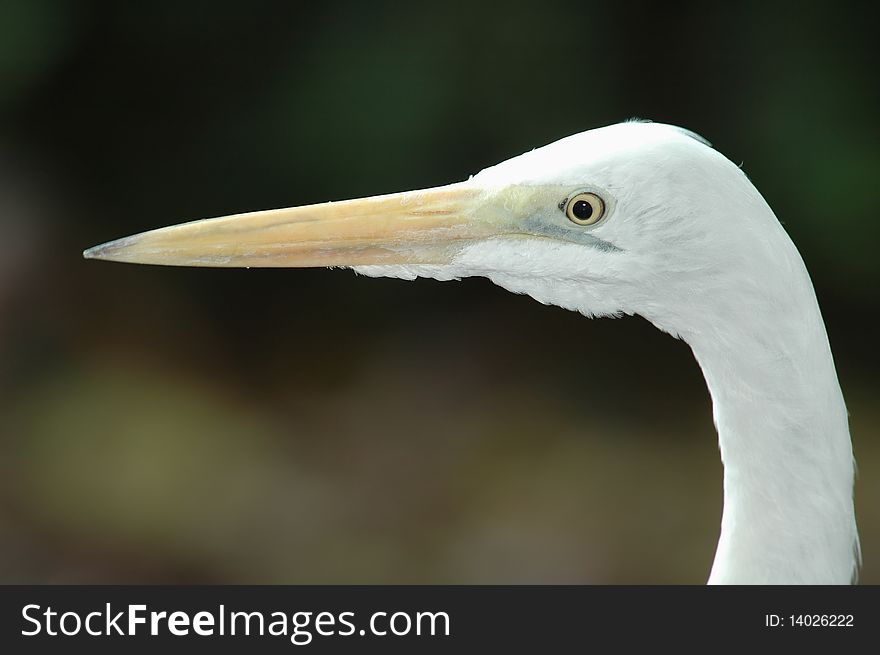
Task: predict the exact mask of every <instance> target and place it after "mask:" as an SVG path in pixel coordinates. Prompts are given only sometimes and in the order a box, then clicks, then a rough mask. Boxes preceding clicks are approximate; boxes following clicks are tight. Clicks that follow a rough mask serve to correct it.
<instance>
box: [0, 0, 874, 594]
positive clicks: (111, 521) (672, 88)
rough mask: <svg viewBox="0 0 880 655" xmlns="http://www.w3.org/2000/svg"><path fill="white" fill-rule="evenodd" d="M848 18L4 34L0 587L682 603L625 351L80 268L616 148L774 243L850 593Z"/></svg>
mask: <svg viewBox="0 0 880 655" xmlns="http://www.w3.org/2000/svg"><path fill="white" fill-rule="evenodd" d="M860 6H861V5H856V4H854V5H852V6H850V7H847V6H846V5H845V4H844V3H840V2H815V3H802V4H800V5H797V6H794V5H793V6H792V7H794V9H793V8H792V7H790V8H789V9H777V8H774V6H773V5H772V4H770V3H767V2H746V3H728V4H727V5H723V6H715V5H713V4H711V3H698V2H693V3H689V4H682V5H675V6H673V5H670V4H668V3H649V2H615V3H607V4H597V3H588V2H546V1H545V2H540V3H539V2H513V3H507V4H506V5H504V6H502V5H500V4H498V3H487V4H485V5H476V4H473V3H456V2H444V3H435V4H428V5H415V4H413V5H404V4H403V3H391V2H372V3H356V2H346V3H335V4H333V5H322V4H319V3H310V4H305V3H303V4H296V3H292V2H277V3H270V2H255V1H250V2H220V1H217V0H215V1H214V2H186V3H183V2H173V3H171V2H169V3H165V2H154V3H120V2H110V1H105V2H98V1H92V2H77V3H73V2H48V1H38V0H18V1H9V0H4V1H3V2H2V3H0V112H2V121H0V147H2V149H0V221H2V222H0V230H2V231H0V431H2V435H0V581H3V582H285V583H286V582H291V583H296V582H318V583H322V582H471V583H481V582H500V583H509V582H596V583H618V582H627V583H632V582H693V583H699V582H702V581H704V580H705V578H706V576H707V573H708V570H709V567H710V564H711V560H712V556H713V552H714V545H715V540H716V539H717V533H718V525H719V518H720V511H721V466H720V463H719V460H718V453H717V446H716V443H715V433H714V430H713V427H712V420H711V408H710V404H709V399H708V394H707V392H706V391H705V388H704V385H703V382H702V378H701V376H700V372H699V369H698V368H697V366H696V363H695V362H694V361H693V359H692V357H691V354H690V352H689V349H688V348H687V346H686V345H685V344H683V343H681V342H678V341H675V340H673V339H671V338H669V337H668V336H666V335H663V334H661V333H659V332H658V331H656V330H655V329H654V328H652V327H651V326H650V325H649V324H648V323H647V322H645V321H643V320H641V319H638V318H629V319H621V320H614V321H612V320H601V321H588V320H586V319H584V318H583V317H581V316H578V315H576V314H573V313H569V312H565V311H563V310H560V309H556V308H548V307H544V306H541V305H539V304H538V303H535V302H534V301H532V300H530V299H528V298H525V297H518V296H514V295H511V294H508V293H506V292H504V291H503V290H501V289H498V288H496V287H494V286H492V285H491V284H490V283H489V282H487V281H485V280H480V279H474V280H466V281H463V282H460V283H444V284H441V283H437V282H433V281H418V282H413V283H411V282H402V281H395V280H370V279H366V278H359V277H356V276H355V275H354V274H352V273H351V272H349V271H326V270H249V271H237V270H187V269H169V268H154V267H137V266H125V265H112V264H104V263H98V262H86V261H83V260H82V259H81V258H80V251H81V250H82V249H83V248H85V247H88V246H91V245H94V244H96V243H100V242H103V241H107V240H109V239H112V238H116V237H119V236H123V235H126V234H130V233H133V232H137V231H140V230H144V229H148V228H153V227H159V226H161V225H165V224H169V223H174V222H179V221H182V220H186V219H191V218H201V217H206V216H216V215H222V214H230V213H235V212H240V211H246V210H253V209H265V208H271V207H278V206H287V205H297V204H303V203H309V202H317V201H324V200H333V199H342V198H347V197H355V196H360V195H368V194H375V193H383V192H390V191H397V190H403V189H409V188H418V187H425V186H432V185H438V184H443V183H447V182H451V181H455V180H459V179H464V178H466V177H467V176H468V175H470V174H472V173H475V172H477V171H479V170H480V169H481V168H483V167H485V166H488V165H491V164H493V163H496V162H497V161H500V160H502V159H506V158H508V157H510V156H513V155H516V154H519V153H521V152H523V151H525V150H528V149H531V148H533V147H537V146H540V145H543V144H545V143H547V142H549V141H552V140H555V139H557V138H559V137H562V136H566V135H568V134H571V133H574V132H579V131H582V130H586V129H590V128H593V127H598V126H601V125H605V124H608V123H613V122H617V121H619V120H623V119H626V118H629V117H632V116H640V117H645V118H651V119H654V120H657V121H663V122H671V123H675V124H679V125H682V126H685V127H688V128H690V129H692V130H694V131H696V132H699V133H700V134H703V135H704V136H706V137H707V138H709V139H710V140H711V141H712V142H713V143H714V144H715V146H716V147H717V148H718V149H719V150H720V151H722V152H724V153H725V154H726V155H728V156H729V157H730V158H731V159H732V160H734V161H736V162H737V163H740V162H743V163H744V169H745V170H746V172H747V173H748V174H749V176H750V177H751V179H752V180H753V181H754V182H755V184H756V185H757V186H758V188H759V189H760V190H761V191H762V193H763V194H764V195H765V197H766V198H767V200H768V201H769V203H770V204H771V206H773V207H774V209H775V210H776V212H777V214H778V216H779V217H780V218H781V220H782V221H783V222H784V223H785V226H786V228H787V229H788V231H789V233H790V234H791V235H792V237H793V239H794V240H795V242H796V243H797V244H798V246H799V248H800V250H801V252H802V254H803V256H804V259H805V260H806V262H807V265H808V267H809V268H810V270H811V272H812V275H813V279H814V282H815V285H816V288H817V292H818V295H819V299H820V302H821V304H822V307H823V311H824V314H825V317H826V320H827V324H828V330H829V334H830V338H831V342H832V347H833V349H834V352H835V355H836V359H837V365H838V371H839V374H840V379H841V383H842V386H843V389H844V393H845V395H846V397H847V402H848V405H849V408H850V412H851V424H852V432H853V441H854V444H855V450H856V456H857V458H858V460H859V464H860V480H859V483H858V487H857V512H858V516H859V522H860V527H861V532H862V540H863V548H864V556H865V567H864V571H863V578H862V579H863V581H865V582H880V564H878V561H880V508H878V505H877V500H878V495H880V482H878V476H880V446H878V443H877V438H876V437H877V428H878V425H880V407H878V404H877V393H878V390H880V383H878V376H877V371H878V364H880V358H878V348H877V308H878V301H880V265H878V261H877V244H878V239H880V228H878V215H877V207H878V201H877V196H878V193H877V190H878V187H880V183H878V180H880V148H878V146H880V139H878V136H880V127H878V121H877V116H878V109H880V95H878V83H877V71H878V68H880V57H878V48H877V45H876V42H877V30H876V26H875V24H874V23H875V21H874V20H873V16H871V15H866V14H862V13H860V12H859V10H858V9H857V8H858V7H860Z"/></svg>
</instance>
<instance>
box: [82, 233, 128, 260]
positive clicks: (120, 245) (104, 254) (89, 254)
mask: <svg viewBox="0 0 880 655" xmlns="http://www.w3.org/2000/svg"><path fill="white" fill-rule="evenodd" d="M131 242H132V237H125V238H123V239H117V240H116V241H108V242H107V243H102V244H100V245H97V246H92V247H91V248H87V249H85V250H83V253H82V256H83V258H84V259H102V260H107V261H119V258H118V256H119V255H120V254H121V253H122V251H123V250H124V249H125V248H126V247H127V246H129V245H130V244H131Z"/></svg>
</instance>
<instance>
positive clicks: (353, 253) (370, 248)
mask: <svg viewBox="0 0 880 655" xmlns="http://www.w3.org/2000/svg"><path fill="white" fill-rule="evenodd" d="M483 196H484V192H483V191H481V190H480V189H477V188H474V187H473V186H470V185H468V184H467V183H466V182H463V183H459V184H451V185H449V186H443V187H436V188H433V189H425V190H421V191H407V192H405V193H395V194H389V195H382V196H374V197H371V198H362V199H358V200H345V201H341V202H329V203H323V204H319V205H306V206H303V207H291V208H288V209H275V210H270V211H260V212H253V213H249V214H237V215H234V216H225V217H223V218H211V219H205V220H201V221H194V222H191V223H182V224H180V225H173V226H171V227H165V228H162V229H158V230H152V231H150V232H144V233H142V234H136V235H134V236H130V237H125V238H123V239H118V240H116V241H111V242H109V243H105V244H103V245H100V246H95V247H94V248H89V249H88V250H86V251H85V252H84V253H83V256H84V257H86V258H87V259H106V260H110V261H118V262H131V263H138V264H163V265H169V266H224V267H239V266H254V267H305V266H361V265H370V264H444V263H448V262H449V261H450V260H451V258H452V257H453V256H454V255H455V253H456V252H458V251H459V250H460V249H461V248H462V247H463V246H465V245H467V244H468V243H470V242H473V241H476V240H479V239H484V238H486V237H489V236H492V235H493V234H496V233H498V232H499V226H498V224H497V222H496V220H495V218H497V217H494V216H491V215H488V214H489V213H490V212H489V211H488V208H487V203H485V202H484V201H483V200H484V198H483ZM492 204H493V203H488V206H491V205H492Z"/></svg>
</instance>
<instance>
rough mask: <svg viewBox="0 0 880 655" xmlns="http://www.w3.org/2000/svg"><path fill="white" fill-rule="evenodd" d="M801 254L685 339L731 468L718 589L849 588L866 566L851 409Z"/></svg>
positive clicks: (713, 579)
mask: <svg viewBox="0 0 880 655" xmlns="http://www.w3.org/2000/svg"><path fill="white" fill-rule="evenodd" d="M789 243H790V242H789ZM791 249H792V250H793V249H794V246H793V245H792V246H791ZM794 253H795V266H794V269H793V270H792V271H790V273H793V274H789V275H788V276H786V277H785V278H784V279H781V280H780V281H779V282H777V283H774V282H767V283H766V284H768V285H770V286H771V291H770V292H768V293H767V294H766V296H765V297H763V298H761V297H760V296H758V297H756V298H754V299H753V300H754V302H752V303H749V304H744V305H742V306H739V307H732V306H728V307H720V308H718V307H716V308H713V309H718V311H720V312H722V314H723V315H724V319H725V320H723V321H721V325H722V327H720V328H719V327H718V325H719V322H718V321H717V320H713V321H711V323H712V325H713V328H712V329H711V330H708V329H706V330H702V329H700V327H699V325H698V326H697V329H696V330H694V329H692V330H689V331H688V332H687V333H684V332H683V333H682V334H681V336H682V338H684V339H685V340H686V341H687V342H688V343H689V344H690V346H691V348H692V349H693V352H694V355H695V356H696V358H697V361H698V362H699V364H700V367H701V368H702V370H703V374H704V376H705V378H706V383H707V385H708V387H709V392H710V394H711V396H712V405H713V412H714V418H715V425H716V427H717V429H718V438H719V445H720V449H721V459H722V461H723V463H724V514H723V518H722V521H721V537H720V540H719V543H718V549H717V552H716V555H715V562H714V565H713V567H712V573H711V575H710V576H709V583H710V584H849V583H850V582H851V581H853V579H854V576H855V574H856V572H857V567H858V558H859V556H858V535H857V532H856V524H855V517H854V512H853V502H852V486H853V459H852V446H851V442H850V436H849V429H848V426H847V413H846V408H845V406H844V402H843V396H842V394H841V391H840V387H839V384H838V381H837V375H836V373H835V369H834V362H833V359H832V356H831V350H830V347H829V344H828V338H827V336H826V332H825V327H824V324H823V322H822V317H821V314H820V312H819V307H818V304H817V302H816V298H815V294H814V292H813V288H812V284H811V282H810V280H809V276H808V275H807V273H806V269H805V268H804V267H803V263H802V262H801V260H800V257H799V255H797V254H796V250H795V251H794ZM797 264H799V265H800V266H799V267H798V266H797ZM774 284H777V285H778V289H777V291H778V293H777V292H775V291H774V290H773V289H772V285H774ZM722 302H723V301H722ZM714 318H715V319H717V318H718V316H717V315H716V316H715V317H714ZM705 325H708V323H706V324H705Z"/></svg>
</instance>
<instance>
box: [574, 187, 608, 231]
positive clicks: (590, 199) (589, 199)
mask: <svg viewBox="0 0 880 655" xmlns="http://www.w3.org/2000/svg"><path fill="white" fill-rule="evenodd" d="M564 211H565V215H566V216H568V220H570V221H571V222H572V223H577V224H578V225H593V224H594V223H597V222H598V221H599V219H600V218H602V215H603V214H604V213H605V203H604V202H602V198H600V197H599V196H597V195H596V194H595V193H586V192H585V193H578V194H577V195H574V196H572V197H571V198H569V199H568V200H567V201H566V202H565V208H564Z"/></svg>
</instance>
